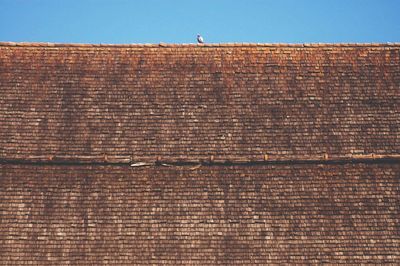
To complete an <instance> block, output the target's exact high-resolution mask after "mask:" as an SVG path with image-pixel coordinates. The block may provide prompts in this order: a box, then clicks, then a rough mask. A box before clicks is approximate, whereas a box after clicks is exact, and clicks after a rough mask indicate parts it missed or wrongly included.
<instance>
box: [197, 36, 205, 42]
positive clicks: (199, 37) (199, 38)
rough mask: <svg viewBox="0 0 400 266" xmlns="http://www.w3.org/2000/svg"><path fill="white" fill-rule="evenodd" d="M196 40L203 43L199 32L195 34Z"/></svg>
mask: <svg viewBox="0 0 400 266" xmlns="http://www.w3.org/2000/svg"><path fill="white" fill-rule="evenodd" d="M197 42H198V43H204V40H203V37H201V35H200V34H197Z"/></svg>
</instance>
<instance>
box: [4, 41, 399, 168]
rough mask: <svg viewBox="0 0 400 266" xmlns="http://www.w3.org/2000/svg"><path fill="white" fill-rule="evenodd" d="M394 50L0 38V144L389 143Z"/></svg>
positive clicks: (395, 131) (131, 152)
mask: <svg viewBox="0 0 400 266" xmlns="http://www.w3.org/2000/svg"><path fill="white" fill-rule="evenodd" d="M399 62H400V45H399V44H365V45H359V44H321V45H312V44H311V45H274V44H254V45H253V44H233V45H229V44H219V45H216V44H210V45H207V44H206V45H169V44H161V45H125V46H124V45H106V46H104V45H70V44H67V45H62V44H35V43H27V44H15V43H1V44H0V83H1V87H2V98H1V99H0V119H1V124H0V127H1V130H0V147H1V149H0V156H1V157H2V158H3V159H23V158H28V157H35V156H36V157H37V158H42V157H43V158H54V157H57V156H58V157H60V158H62V157H65V158H67V157H71V156H72V157H82V158H84V157H85V156H93V158H94V159H93V160H96V158H98V157H104V156H108V157H109V158H111V157H119V158H120V157H123V158H125V157H126V158H133V159H132V160H147V161H156V160H157V158H158V159H161V160H193V161H198V160H207V159H209V158H210V157H211V156H213V159H214V160H227V159H232V160H238V161H240V160H244V161H252V160H256V161H257V160H263V159H264V158H265V155H267V156H268V158H270V159H271V160H272V159H274V158H275V159H283V160H284V159H286V158H291V159H315V158H325V157H326V156H328V157H329V158H335V157H351V156H353V155H369V154H378V155H391V154H399V153H400V145H399V144H400V139H399V135H400V132H399V122H400V115H399V108H398V106H399V97H400V94H399V84H400V64H399ZM96 156H97V157H96ZM324 156H325V157H324Z"/></svg>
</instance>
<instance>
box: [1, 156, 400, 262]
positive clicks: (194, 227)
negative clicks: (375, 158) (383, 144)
mask: <svg viewBox="0 0 400 266" xmlns="http://www.w3.org/2000/svg"><path fill="white" fill-rule="evenodd" d="M0 174H1V179H0V197H1V200H0V209H1V215H2V219H1V223H0V232H1V234H0V245H1V252H2V255H1V257H0V261H2V262H4V263H7V262H9V263H10V262H12V261H19V262H20V263H18V264H19V265H22V264H23V262H32V261H33V262H35V263H37V264H39V265H54V264H58V265H59V264H77V265H101V264H103V263H110V264H117V265H122V264H169V265H177V264H184V265H188V264H198V265H216V264H224V265H233V264H237V265H243V264H246V265H254V264H264V265H265V264H272V263H279V264H302V263H307V264H312V263H323V262H329V263H333V264H335V263H345V264H361V263H364V264H365V263H378V264H382V263H394V264H396V263H398V262H399V261H400V236H399V203H400V202H399V194H400V190H399V188H400V180H399V174H400V167H399V164H356V165H352V164H345V165H314V164H313V165H276V166H250V167H243V166H213V167H201V168H199V169H197V170H194V171H193V170H190V169H189V167H181V168H179V169H175V168H168V167H164V168H160V167H150V168H141V169H137V168H131V167H129V166H37V165H1V166H0Z"/></svg>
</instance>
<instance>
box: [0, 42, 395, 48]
mask: <svg viewBox="0 0 400 266" xmlns="http://www.w3.org/2000/svg"><path fill="white" fill-rule="evenodd" d="M0 46H17V47H71V48H74V47H82V48H158V47H165V48H178V47H182V48H184V47H196V48H219V47H221V48H223V47H267V48H268V47H270V48H281V47H282V48H284V47H286V48H302V47H305V48H313V47H315V48H319V47H344V48H345V47H400V43H397V42H393V43H392V42H387V43H204V44H196V43H179V44H178V43H162V42H161V43H131V44H104V43H98V44H89V43H50V42H0Z"/></svg>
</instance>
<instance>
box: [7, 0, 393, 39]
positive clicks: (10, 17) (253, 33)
mask: <svg viewBox="0 0 400 266" xmlns="http://www.w3.org/2000/svg"><path fill="white" fill-rule="evenodd" d="M197 33H201V34H202V35H203V36H204V38H205V41H206V42H210V43H225V42H266V43H277V42H285V43H305V42H306V43H309V42H325V43H326V42H329V43H338V42H399V41H400V0H240V1H239V0H197V1H195V0H169V1H168V0H136V1H135V0H108V1H105V0H76V1H74V0H0V41H14V42H61V43H159V42H165V43H190V42H195V37H196V34H197Z"/></svg>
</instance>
